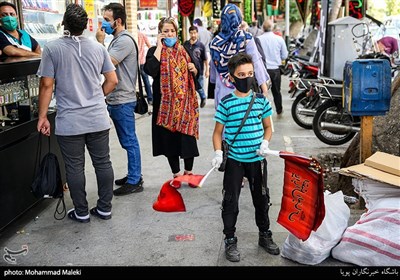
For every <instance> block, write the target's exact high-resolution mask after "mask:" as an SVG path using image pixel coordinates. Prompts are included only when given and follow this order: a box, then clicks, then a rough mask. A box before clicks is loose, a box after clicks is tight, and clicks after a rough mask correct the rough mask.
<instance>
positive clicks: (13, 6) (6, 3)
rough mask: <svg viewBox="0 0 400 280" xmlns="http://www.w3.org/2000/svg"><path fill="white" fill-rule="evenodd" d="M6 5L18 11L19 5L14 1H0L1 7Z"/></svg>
mask: <svg viewBox="0 0 400 280" xmlns="http://www.w3.org/2000/svg"><path fill="white" fill-rule="evenodd" d="M5 6H10V7H11V8H13V9H14V11H15V12H17V7H16V6H15V5H14V4H13V3H10V2H6V1H3V2H0V7H5Z"/></svg>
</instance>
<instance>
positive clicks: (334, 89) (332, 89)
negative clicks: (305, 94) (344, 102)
mask: <svg viewBox="0 0 400 280" xmlns="http://www.w3.org/2000/svg"><path fill="white" fill-rule="evenodd" d="M324 86H325V88H324V91H325V90H328V91H329V94H330V95H332V96H336V97H342V85H334V84H332V85H330V84H326V85H324Z"/></svg>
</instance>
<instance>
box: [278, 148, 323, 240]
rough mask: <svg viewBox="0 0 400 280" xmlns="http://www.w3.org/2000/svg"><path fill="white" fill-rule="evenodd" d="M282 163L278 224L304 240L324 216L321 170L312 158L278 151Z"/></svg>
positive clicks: (316, 227)
mask: <svg viewBox="0 0 400 280" xmlns="http://www.w3.org/2000/svg"><path fill="white" fill-rule="evenodd" d="M279 156H280V157H281V158H283V159H284V160H285V173H284V185H283V196H282V203H281V209H280V212H279V215H278V223H279V224H281V225H282V226H283V227H285V228H286V229H287V230H288V231H290V232H291V233H292V234H293V235H294V236H296V237H297V238H299V239H301V240H303V241H305V240H307V239H308V237H309V236H310V234H311V231H312V230H314V231H316V230H317V229H318V227H319V226H320V225H321V223H322V221H323V219H324V217H325V206H324V180H323V169H322V167H321V165H320V164H319V162H318V161H317V160H316V159H314V158H308V157H304V156H299V155H296V154H293V153H288V152H280V153H279Z"/></svg>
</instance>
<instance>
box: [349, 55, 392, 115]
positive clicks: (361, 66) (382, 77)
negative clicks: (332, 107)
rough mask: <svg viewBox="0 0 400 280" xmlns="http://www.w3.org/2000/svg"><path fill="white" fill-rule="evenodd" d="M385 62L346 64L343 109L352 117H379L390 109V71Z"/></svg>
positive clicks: (353, 62) (373, 61)
mask: <svg viewBox="0 0 400 280" xmlns="http://www.w3.org/2000/svg"><path fill="white" fill-rule="evenodd" d="M390 70H391V69H390V63H389V61H388V60H387V59H358V60H354V61H347V62H346V64H345V67H344V71H343V82H344V91H343V93H344V96H343V107H344V108H345V110H346V111H347V112H349V113H350V114H352V115H354V116H380V115H385V114H386V112H388V111H389V109H390V97H391V94H390V87H391V71H390Z"/></svg>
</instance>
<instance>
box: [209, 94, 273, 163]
mask: <svg viewBox="0 0 400 280" xmlns="http://www.w3.org/2000/svg"><path fill="white" fill-rule="evenodd" d="M252 96H253V94H249V95H248V96H246V97H238V96H236V95H235V94H234V93H230V94H228V95H226V96H225V97H224V98H222V100H221V102H220V103H219V104H218V107H217V112H216V113H215V116H214V120H215V121H217V122H219V123H221V124H223V125H224V126H225V140H226V141H227V142H228V144H229V145H230V150H229V155H228V157H229V158H232V159H234V160H237V161H240V162H255V161H259V160H262V159H263V158H262V157H260V156H258V155H257V154H256V150H257V149H259V148H260V145H261V142H262V140H263V137H264V128H263V124H262V120H263V119H264V118H267V117H269V116H271V115H272V113H273V111H272V107H271V104H270V103H269V101H268V99H267V98H265V97H264V96H263V95H262V94H257V95H256V99H255V100H254V104H253V107H252V108H251V111H250V114H249V116H248V117H247V119H246V122H245V123H244V125H243V127H242V129H241V130H240V132H239V134H238V136H237V137H236V140H235V142H234V143H233V146H232V145H231V143H232V140H233V138H234V137H235V134H236V132H237V130H238V129H239V126H240V124H241V122H242V119H243V118H244V115H245V114H246V111H247V108H248V107H249V104H250V101H251V98H252Z"/></svg>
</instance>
